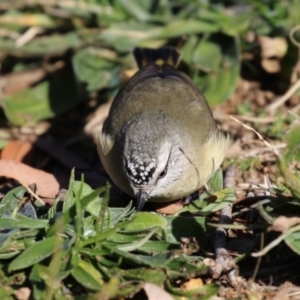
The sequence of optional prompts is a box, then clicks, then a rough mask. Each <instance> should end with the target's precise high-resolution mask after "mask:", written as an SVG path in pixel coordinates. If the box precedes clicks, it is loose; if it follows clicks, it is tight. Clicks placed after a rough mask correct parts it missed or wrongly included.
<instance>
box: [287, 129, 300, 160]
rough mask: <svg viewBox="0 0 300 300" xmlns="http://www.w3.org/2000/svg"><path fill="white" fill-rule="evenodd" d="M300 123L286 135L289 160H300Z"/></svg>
mask: <svg viewBox="0 0 300 300" xmlns="http://www.w3.org/2000/svg"><path fill="white" fill-rule="evenodd" d="M299 132H300V125H299V124H298V125H295V126H293V127H292V128H291V129H290V130H289V131H288V132H287V135H286V138H285V140H286V141H287V148H286V149H287V151H286V154H285V155H286V158H287V160H288V161H290V160H292V159H296V160H297V161H298V162H300V134H299Z"/></svg>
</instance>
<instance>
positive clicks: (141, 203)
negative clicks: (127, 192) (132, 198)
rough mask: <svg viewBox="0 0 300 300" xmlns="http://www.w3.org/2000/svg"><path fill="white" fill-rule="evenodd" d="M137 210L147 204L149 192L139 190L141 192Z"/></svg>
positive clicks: (138, 194)
mask: <svg viewBox="0 0 300 300" xmlns="http://www.w3.org/2000/svg"><path fill="white" fill-rule="evenodd" d="M136 196H137V207H136V209H137V211H141V210H142V209H143V207H144V205H145V202H146V201H147V200H148V194H147V193H146V192H145V191H143V190H139V192H138V193H137V195H136Z"/></svg>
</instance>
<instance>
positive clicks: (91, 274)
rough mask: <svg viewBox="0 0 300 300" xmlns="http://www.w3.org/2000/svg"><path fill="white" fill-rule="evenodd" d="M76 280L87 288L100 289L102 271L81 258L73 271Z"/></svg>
mask: <svg viewBox="0 0 300 300" xmlns="http://www.w3.org/2000/svg"><path fill="white" fill-rule="evenodd" d="M71 274H72V276H73V277H74V278H75V279H76V281H77V282H78V283H79V284H81V285H83V286H84V287H85V288H87V289H89V290H93V291H99V290H100V289H101V287H102V283H103V280H102V276H101V273H100V272H99V271H98V270H97V269H95V267H93V265H92V264H90V263H88V262H86V261H84V260H81V261H80V262H79V265H78V267H77V268H75V269H73V270H72V272H71Z"/></svg>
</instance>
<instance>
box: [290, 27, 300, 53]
mask: <svg viewBox="0 0 300 300" xmlns="http://www.w3.org/2000/svg"><path fill="white" fill-rule="evenodd" d="M298 30H300V25H297V26H295V27H293V28H292V29H291V30H290V33H289V37H290V40H291V42H292V43H293V44H294V45H295V46H296V47H298V48H300V43H299V42H298V41H296V39H295V38H294V34H295V32H296V31H298Z"/></svg>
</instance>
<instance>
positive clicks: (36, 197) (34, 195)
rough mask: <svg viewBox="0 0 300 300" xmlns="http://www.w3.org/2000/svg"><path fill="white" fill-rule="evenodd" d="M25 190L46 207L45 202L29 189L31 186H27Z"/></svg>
mask: <svg viewBox="0 0 300 300" xmlns="http://www.w3.org/2000/svg"><path fill="white" fill-rule="evenodd" d="M25 188H26V189H27V192H28V193H29V194H30V195H31V196H32V197H33V198H35V199H36V200H37V201H38V202H40V204H42V205H43V206H44V205H45V202H44V201H43V200H42V199H41V198H40V197H39V196H38V195H37V194H36V193H35V192H34V191H33V190H32V189H31V188H30V187H29V186H25Z"/></svg>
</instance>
